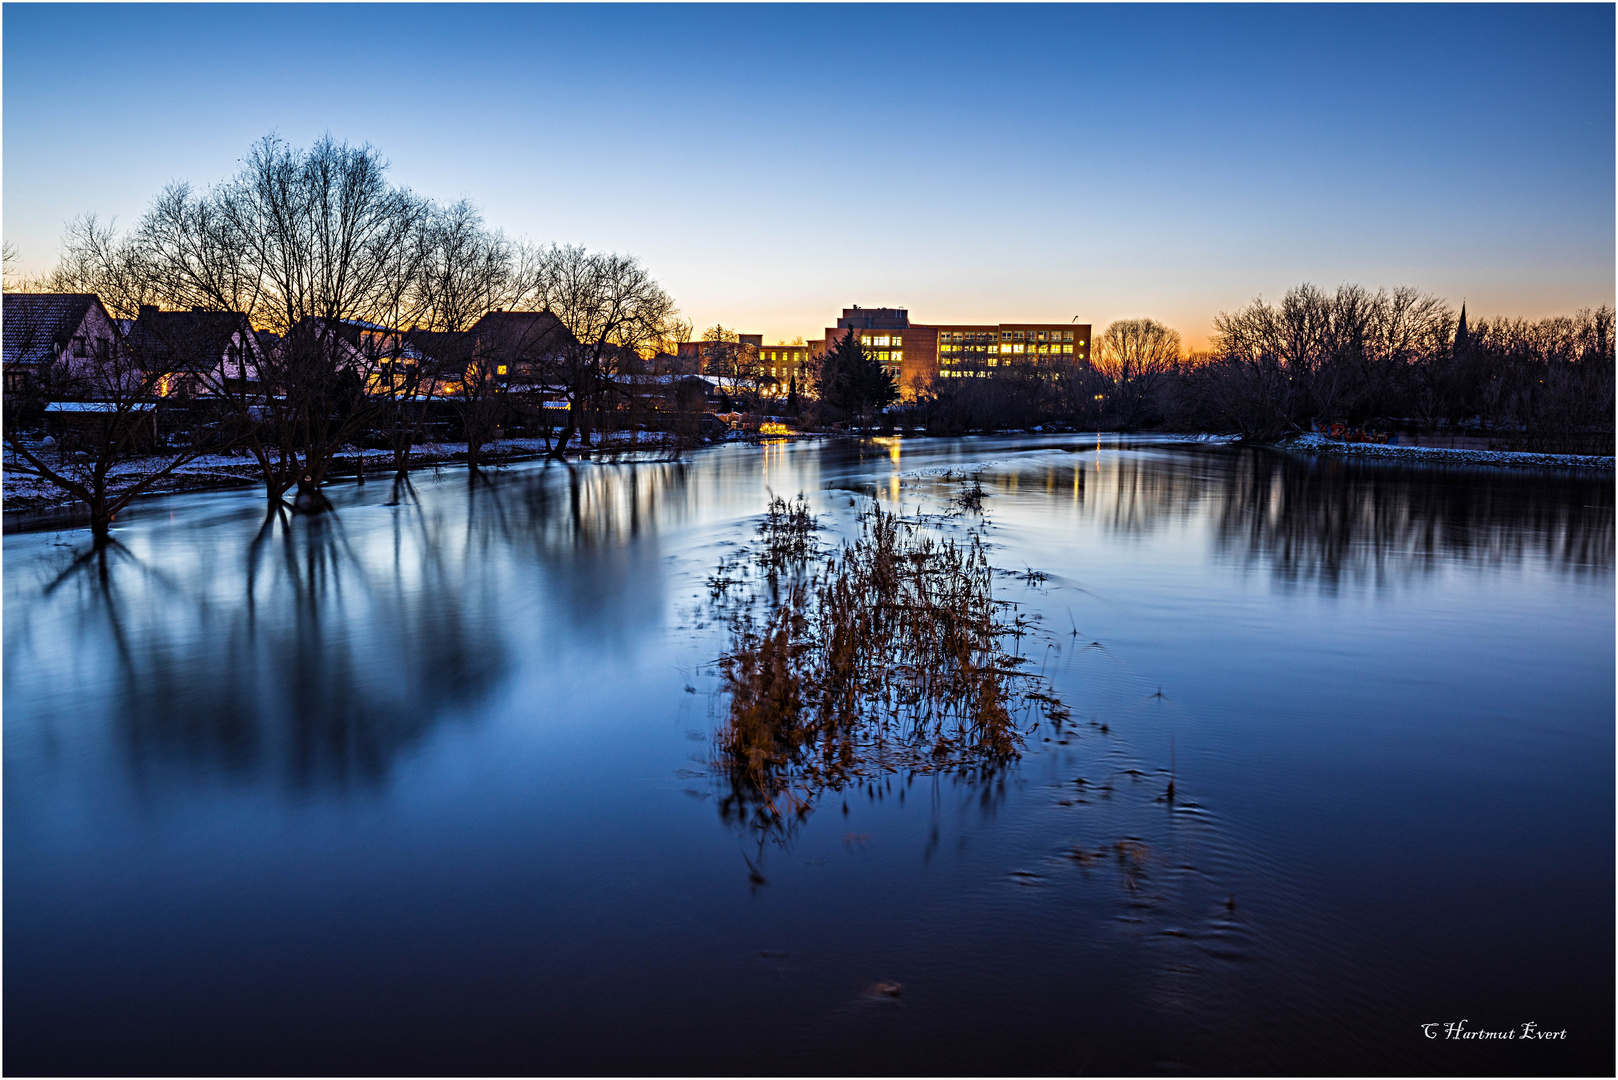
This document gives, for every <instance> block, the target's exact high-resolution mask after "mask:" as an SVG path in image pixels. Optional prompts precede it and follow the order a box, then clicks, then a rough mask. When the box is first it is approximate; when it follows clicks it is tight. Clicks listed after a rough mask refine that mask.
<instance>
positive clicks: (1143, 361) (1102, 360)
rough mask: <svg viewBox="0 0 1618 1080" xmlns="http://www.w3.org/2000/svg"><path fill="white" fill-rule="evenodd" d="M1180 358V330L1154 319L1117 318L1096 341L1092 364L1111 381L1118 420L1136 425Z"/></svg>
mask: <svg viewBox="0 0 1618 1080" xmlns="http://www.w3.org/2000/svg"><path fill="white" fill-rule="evenodd" d="M1179 362H1180V334H1179V331H1177V330H1171V329H1169V328H1168V327H1167V326H1164V325H1163V324H1162V323H1160V322H1158V321H1156V320H1155V319H1120V320H1119V321H1118V322H1115V323H1113V324H1112V325H1111V326H1109V327H1107V329H1106V332H1105V333H1103V334H1102V335H1101V337H1100V338H1099V339H1097V340H1096V343H1095V367H1096V369H1097V370H1098V371H1099V372H1101V374H1102V375H1104V376H1106V378H1107V379H1108V381H1109V383H1110V385H1109V387H1108V391H1107V393H1108V395H1109V397H1110V404H1111V405H1112V407H1113V409H1114V411H1115V412H1116V413H1117V414H1118V420H1119V424H1120V425H1121V426H1122V427H1125V428H1131V427H1135V426H1136V425H1137V424H1139V423H1140V422H1141V421H1142V420H1144V419H1145V418H1146V416H1147V414H1148V411H1149V409H1150V408H1151V404H1152V399H1153V397H1154V395H1155V394H1156V392H1157V389H1158V387H1159V385H1160V384H1161V383H1162V382H1163V380H1164V379H1165V378H1167V377H1168V376H1169V375H1170V374H1171V373H1172V372H1173V371H1174V369H1175V367H1176V366H1177V365H1178V364H1179Z"/></svg>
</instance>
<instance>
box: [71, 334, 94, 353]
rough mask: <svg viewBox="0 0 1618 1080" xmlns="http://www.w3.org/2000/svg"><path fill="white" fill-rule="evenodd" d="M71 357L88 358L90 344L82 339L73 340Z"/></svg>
mask: <svg viewBox="0 0 1618 1080" xmlns="http://www.w3.org/2000/svg"><path fill="white" fill-rule="evenodd" d="M73 355H74V356H89V355H90V343H89V342H87V341H85V340H84V338H83V337H76V338H74V339H73Z"/></svg>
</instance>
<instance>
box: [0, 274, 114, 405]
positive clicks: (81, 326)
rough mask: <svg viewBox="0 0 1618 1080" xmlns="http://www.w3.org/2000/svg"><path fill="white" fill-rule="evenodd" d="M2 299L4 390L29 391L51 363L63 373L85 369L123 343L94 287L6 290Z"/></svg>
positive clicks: (111, 354) (39, 380) (51, 366)
mask: <svg viewBox="0 0 1618 1080" xmlns="http://www.w3.org/2000/svg"><path fill="white" fill-rule="evenodd" d="M3 303H4V307H3V309H0V310H3V315H4V333H3V335H0V336H3V339H4V349H3V352H4V361H3V368H0V370H3V372H4V382H5V392H6V394H7V395H17V394H23V393H27V392H28V390H29V389H30V388H31V387H33V386H36V385H39V384H40V383H41V382H42V381H43V380H44V379H45V377H46V376H47V374H48V373H49V371H50V369H52V368H53V367H59V368H60V370H62V371H63V372H65V373H85V372H88V371H89V370H90V369H91V368H92V367H94V366H95V365H96V363H97V362H103V363H104V362H106V361H107V360H109V359H110V358H112V357H113V356H114V355H115V354H116V353H117V352H118V351H119V350H121V349H122V348H123V341H122V338H121V336H120V335H119V333H118V326H117V324H116V323H115V322H114V321H113V319H112V317H111V316H110V315H108V314H107V309H106V308H105V307H103V306H102V304H101V300H100V298H99V297H97V296H96V295H95V294H94V293H14V292H8V293H6V294H5V295H4V301H3ZM67 393H69V394H72V391H71V390H69V391H67ZM64 396H65V395H64ZM72 396H84V395H83V394H72Z"/></svg>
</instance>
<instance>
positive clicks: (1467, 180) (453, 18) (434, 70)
mask: <svg viewBox="0 0 1618 1080" xmlns="http://www.w3.org/2000/svg"><path fill="white" fill-rule="evenodd" d="M0 21H3V25H0V31H3V37H0V42H3V45H0V48H3V87H0V89H3V107H0V124H3V127H0V213H3V219H0V226H3V232H4V236H5V239H6V240H7V241H8V242H10V243H11V244H13V245H15V247H16V248H17V250H18V252H19V253H20V256H21V267H20V268H21V269H22V270H24V271H36V270H43V269H46V268H48V267H49V266H50V265H51V264H53V263H54V261H55V257H56V251H57V247H58V244H59V241H60V236H61V232H62V228H63V226H64V224H65V223H66V222H67V221H68V220H69V219H71V218H73V217H75V216H77V215H79V214H83V213H87V212H94V213H96V214H98V215H99V216H100V217H101V218H102V219H104V220H105V219H107V218H116V220H117V221H118V223H119V224H120V225H122V226H128V225H131V224H133V223H134V222H135V221H137V220H138V219H139V217H140V215H141V213H142V212H143V211H144V209H145V208H146V207H147V206H148V205H149V204H150V203H151V200H152V198H153V197H154V196H155V195H156V194H157V193H158V191H159V190H160V189H161V188H162V187H163V185H165V184H167V183H169V182H171V181H176V180H184V181H189V182H190V183H192V184H193V185H195V186H198V187H206V186H208V185H209V184H212V183H217V182H219V181H221V180H224V179H226V178H227V177H228V176H230V175H231V174H232V173H233V172H235V170H236V169H237V168H238V166H239V163H240V160H241V159H242V158H243V157H244V156H245V154H246V153H247V151H248V149H249V147H250V146H251V145H252V143H253V142H254V141H255V140H257V139H259V138H260V137H262V136H264V135H265V134H267V133H269V132H272V131H273V132H276V133H279V134H280V135H281V136H282V137H283V138H285V139H286V140H288V141H289V142H291V143H292V144H293V145H295V146H307V145H308V144H309V143H311V142H312V141H314V140H315V139H317V138H319V137H320V136H321V135H323V134H328V133H329V134H331V135H332V136H334V137H336V138H337V139H339V140H346V141H349V142H352V143H370V144H371V145H372V146H374V147H376V148H377V149H378V150H380V151H381V152H382V154H383V155H384V156H385V157H386V158H387V159H388V161H389V162H390V163H391V176H392V179H393V180H394V182H396V183H399V184H402V185H405V186H408V187H410V188H412V189H414V190H415V191H417V192H419V193H421V194H424V195H428V196H431V197H433V198H437V199H442V200H446V201H448V200H453V199H456V198H460V197H466V198H469V199H471V200H472V201H473V202H474V203H476V204H477V205H478V206H479V207H481V208H482V210H483V212H484V215H485V217H486V220H487V221H488V222H489V223H490V224H491V225H494V226H498V227H500V228H502V229H504V230H505V231H506V232H507V233H508V234H509V235H512V236H517V237H524V238H527V239H529V240H534V241H540V242H551V241H555V242H559V243H573V244H582V245H584V246H586V247H587V248H591V249H604V250H612V251H619V252H625V253H630V254H633V255H636V256H638V257H639V258H640V259H641V260H642V261H643V262H644V264H645V265H646V266H647V268H648V269H649V270H650V271H651V272H652V274H653V275H654V276H655V277H656V278H657V279H658V280H659V281H660V282H661V283H662V284H663V286H664V287H665V288H666V289H667V290H668V291H669V292H670V294H671V295H672V296H673V297H674V298H675V300H676V302H677V303H678V304H679V305H680V307H681V309H682V311H683V312H684V314H685V316H686V317H687V318H689V319H690V320H691V321H692V322H693V324H694V325H695V326H697V327H699V328H701V327H706V326H711V325H713V324H714V323H722V324H724V325H726V326H728V327H732V328H734V329H736V330H739V331H741V332H743V333H762V334H764V335H766V337H767V339H768V340H770V341H772V342H773V341H777V340H791V339H793V338H795V337H798V336H803V337H806V338H815V337H819V336H820V335H821V333H822V332H823V330H824V328H826V327H828V326H831V325H834V323H835V319H836V317H837V315H838V314H839V312H840V311H841V309H842V308H844V307H847V306H850V305H854V304H859V305H861V306H865V307H877V306H896V307H906V308H908V309H909V311H910V317H911V319H912V321H914V322H918V323H922V324H927V323H970V322H1014V321H1027V322H1067V321H1069V320H1072V319H1074V318H1077V320H1078V321H1079V322H1081V323H1091V324H1094V326H1095V327H1096V332H1098V333H1099V331H1100V330H1101V329H1102V328H1103V327H1104V326H1105V325H1106V324H1107V323H1109V322H1111V321H1112V320H1114V319H1120V318H1132V317H1138V316H1150V317H1153V318H1156V319H1159V320H1161V321H1163V322H1166V323H1168V324H1169V325H1170V326H1173V327H1175V328H1176V329H1178V330H1180V332H1181V333H1182V334H1183V335H1184V337H1185V338H1186V340H1187V343H1188V344H1189V345H1192V346H1200V345H1201V344H1202V343H1203V342H1205V340H1206V338H1207V335H1208V333H1209V331H1210V329H1211V325H1212V321H1213V319H1214V317H1215V316H1216V315H1217V313H1218V312H1220V311H1228V310H1234V309H1236V308H1238V307H1240V306H1242V305H1244V304H1246V303H1248V302H1249V301H1251V300H1253V299H1254V298H1255V297H1260V296H1262V297H1264V298H1266V299H1272V300H1274V299H1279V298H1280V296H1281V295H1282V294H1283V293H1284V292H1285V291H1286V289H1288V288H1289V287H1291V286H1293V285H1296V284H1298V283H1300V282H1304V281H1311V282H1314V283H1316V284H1318V285H1321V286H1324V287H1328V288H1329V287H1331V286H1334V285H1337V284H1340V283H1343V282H1358V283H1360V284H1362V285H1366V286H1369V287H1372V288H1375V287H1378V286H1389V287H1391V286H1396V285H1414V286H1417V287H1419V288H1422V289H1425V290H1428V291H1430V292H1433V293H1435V294H1437V295H1439V296H1441V297H1444V298H1446V299H1448V300H1449V301H1450V302H1451V303H1453V304H1456V305H1459V304H1460V303H1461V302H1462V300H1465V302H1466V303H1467V308H1468V312H1469V314H1472V313H1476V314H1482V315H1488V314H1503V315H1522V316H1527V317H1534V318H1537V317H1542V316H1546V315H1553V314H1563V313H1571V312H1572V311H1574V310H1576V309H1578V308H1581V307H1591V306H1595V305H1598V304H1602V303H1609V304H1610V303H1612V302H1613V299H1614V287H1615V282H1614V258H1615V252H1614V229H1615V216H1614V196H1615V190H1614V151H1615V143H1614V122H1615V116H1614V85H1615V81H1614V48H1613V41H1614V29H1615V27H1614V7H1613V6H1612V5H1610V4H1585V5H1550V4H1546V5H1522V6H1518V5H1508V4H1500V5H1494V4H1490V5H1476V6H1474V5H1462V4H1454V5H1433V6H1428V5H1411V6H1400V5H1381V4H1377V5H1364V6H1334V5H1304V6H1288V5H1255V6H1206V7H1205V6H1187V5H1164V6H1158V5H1150V4H1142V5H1121V6H1111V5H1054V4H1051V5H1029V6H1023V5H1015V6H1013V5H983V6H980V5H966V4H961V5H940V6H934V5H925V4H905V5H893V6H888V5H836V6H822V5H812V4H794V5H767V6H751V5H716V6H707V5H703V6H684V5H674V4H667V5H651V6H639V5H616V4H598V5H584V6H539V5H522V4H503V5H489V6H482V5H477V6H474V5H445V6H440V5H430V4H412V5H399V6H392V5H381V4H377V5H355V6H349V5H332V6H323V5H317V4H288V5H267V6H257V5H222V6H212V5H206V4H186V5H116V4H96V5H82V6H81V5H32V4H20V3H6V4H5V6H4V9H3V13H0Z"/></svg>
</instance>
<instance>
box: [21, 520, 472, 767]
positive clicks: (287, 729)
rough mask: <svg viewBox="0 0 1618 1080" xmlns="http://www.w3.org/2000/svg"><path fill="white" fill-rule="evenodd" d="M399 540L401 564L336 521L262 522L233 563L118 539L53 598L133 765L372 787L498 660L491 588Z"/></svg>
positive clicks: (428, 550) (405, 527) (461, 567)
mask: <svg viewBox="0 0 1618 1080" xmlns="http://www.w3.org/2000/svg"><path fill="white" fill-rule="evenodd" d="M396 527H397V528H398V529H399V530H400V531H401V532H403V533H406V534H408V532H409V530H410V523H408V522H406V521H405V520H404V519H403V518H401V519H400V520H399V521H398V522H396ZM399 539H403V540H406V541H407V542H406V543H405V544H404V545H403V549H404V550H403V551H402V552H401V554H402V555H404V556H405V557H406V558H407V559H408V561H409V568H408V572H404V570H403V564H404V562H405V560H404V559H401V560H398V563H397V564H396V565H397V568H398V569H397V572H395V573H388V572H387V567H386V565H385V563H384V562H383V561H380V560H377V559H374V558H367V557H366V556H365V554H364V553H361V552H356V551H355V550H354V548H353V547H352V546H351V544H350V541H349V538H348V537H347V536H346V535H345V533H344V530H343V525H342V522H341V521H340V520H339V519H337V518H335V517H332V516H329V515H325V516H320V517H313V518H303V517H298V518H292V519H285V518H270V519H268V520H266V522H265V523H264V526H263V528H262V529H261V530H260V531H259V533H258V535H257V536H256V537H255V538H254V539H253V540H252V542H251V543H250V544H248V545H247V546H246V548H245V550H244V552H243V556H244V557H243V559H242V560H240V561H238V560H234V559H208V558H197V557H195V552H194V551H186V550H182V551H181V552H177V553H174V556H173V557H168V558H165V557H162V554H161V553H158V557H156V558H153V557H149V556H144V555H137V554H135V553H133V552H131V551H130V550H129V549H127V548H123V547H114V548H112V549H110V550H109V551H108V553H107V555H106V558H105V560H104V564H103V565H101V566H98V567H97V568H96V570H97V572H94V573H91V572H85V571H86V570H88V569H89V568H88V567H83V568H81V569H80V570H79V571H76V572H74V573H72V574H70V575H69V577H68V578H67V579H65V580H64V581H63V582H62V586H61V588H60V589H59V590H58V591H57V594H56V595H55V596H54V597H53V598H52V599H53V600H54V601H55V602H57V603H64V604H70V605H72V606H73V610H72V613H71V617H72V619H73V621H74V622H75V623H76V628H77V634H76V637H77V639H78V641H79V642H80V643H81V645H82V646H83V647H85V648H87V649H89V650H90V651H92V652H93V653H94V654H95V655H96V657H97V660H98V661H99V662H100V663H102V664H103V665H104V673H103V677H104V679H105V687H106V691H107V692H108V699H109V700H108V704H109V706H110V708H109V712H110V714H111V715H112V717H113V718H114V724H115V729H116V731H117V733H118V735H119V738H120V742H121V745H122V747H123V749H124V751H125V753H126V755H127V760H128V764H129V766H130V768H131V769H132V770H133V771H134V772H135V774H136V775H137V776H138V777H144V776H147V775H149V774H150V773H151V772H152V771H153V770H161V769H162V768H164V767H165V766H171V765H176V764H178V765H182V766H184V767H186V768H190V769H200V770H203V771H212V770H220V771H223V772H226V773H231V774H238V775H255V774H261V773H269V774H272V775H275V776H278V777H279V778H281V779H282V780H284V781H285V782H287V783H289V784H290V785H292V786H294V787H297V788H311V787H318V786H335V787H339V788H342V787H348V786H351V785H353V784H372V783H377V782H380V781H381V780H383V779H385V777H386V775H387V773H388V771H389V769H390V767H391V766H392V765H393V763H394V762H395V761H396V760H397V759H398V758H399V756H400V754H401V753H403V752H405V751H406V750H408V749H409V748H410V747H411V746H413V745H415V744H417V743H418V742H420V741H421V740H422V739H423V738H425V737H426V735H427V734H428V733H429V732H430V731H431V730H432V728H433V727H434V726H435V725H436V724H437V723H438V722H439V721H440V720H441V719H442V718H443V717H445V716H447V715H450V714H452V713H453V712H454V711H455V709H456V707H457V706H461V705H465V704H468V703H471V702H473V701H475V700H476V699H477V698H478V697H479V696H480V695H481V694H483V693H484V692H486V691H487V689H488V688H489V687H490V686H491V685H492V684H493V683H494V681H495V680H496V679H497V678H498V676H499V674H500V672H501V670H502V668H503V666H504V659H503V657H502V654H501V651H500V649H499V639H498V636H497V635H496V634H495V633H494V632H493V630H494V628H493V626H492V625H491V623H492V620H493V618H494V617H495V612H494V611H493V610H491V608H490V606H489V605H488V604H487V603H486V602H485V600H486V598H487V596H488V594H489V589H488V584H489V583H488V582H485V581H479V580H478V578H477V575H476V573H475V571H472V572H468V570H469V568H468V566H467V565H465V564H461V563H460V562H459V560H453V559H447V558H445V557H443V553H442V552H441V551H437V550H435V549H433V548H432V547H431V546H430V545H423V544H421V543H419V542H416V541H415V540H414V539H413V538H409V537H408V536H404V537H400V538H399ZM480 593H481V594H482V595H480Z"/></svg>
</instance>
